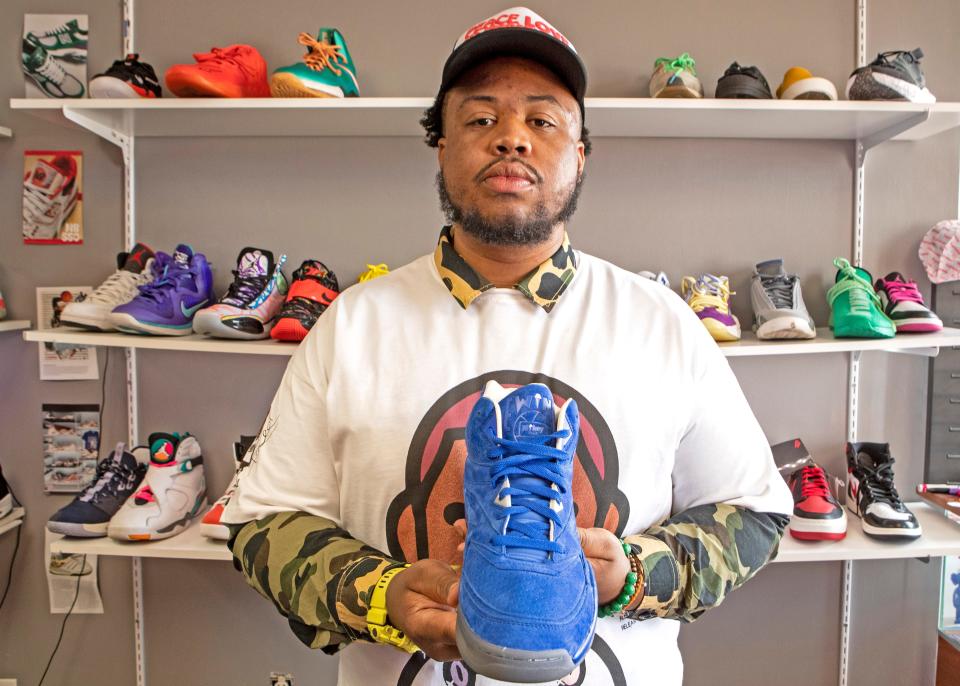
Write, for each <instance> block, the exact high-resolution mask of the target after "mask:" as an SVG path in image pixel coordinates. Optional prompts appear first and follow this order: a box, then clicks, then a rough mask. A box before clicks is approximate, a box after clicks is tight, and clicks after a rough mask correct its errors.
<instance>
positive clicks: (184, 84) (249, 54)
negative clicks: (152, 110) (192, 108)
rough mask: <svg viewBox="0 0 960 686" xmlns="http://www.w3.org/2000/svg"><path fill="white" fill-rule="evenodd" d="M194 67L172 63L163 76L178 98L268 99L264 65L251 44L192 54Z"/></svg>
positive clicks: (265, 64)
mask: <svg viewBox="0 0 960 686" xmlns="http://www.w3.org/2000/svg"><path fill="white" fill-rule="evenodd" d="M193 59H195V60H196V64H175V65H173V66H172V67H170V68H169V69H167V73H166V75H165V77H164V80H165V81H166V83H167V89H168V90H169V91H170V92H171V93H173V94H174V95H176V96H177V97H178V98H269V97H270V86H269V85H267V63H266V61H265V60H264V59H263V56H262V55H261V54H260V53H259V52H258V51H257V49H256V48H254V47H252V46H250V45H230V46H228V47H226V48H212V49H211V50H210V52H198V53H194V55H193Z"/></svg>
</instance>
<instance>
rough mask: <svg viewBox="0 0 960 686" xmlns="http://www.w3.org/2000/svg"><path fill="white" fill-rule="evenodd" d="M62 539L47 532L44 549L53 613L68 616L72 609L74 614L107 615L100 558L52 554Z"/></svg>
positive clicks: (44, 538) (51, 610)
mask: <svg viewBox="0 0 960 686" xmlns="http://www.w3.org/2000/svg"><path fill="white" fill-rule="evenodd" d="M61 538H63V536H61V535H60V534H55V533H52V532H50V531H47V530H46V529H44V532H43V541H44V546H43V548H44V551H45V558H46V562H47V564H46V569H47V591H48V592H49V595H50V613H51V614H66V613H67V612H69V611H70V606H71V605H72V606H73V611H72V613H71V614H97V615H99V614H103V599H102V598H101V597H100V582H99V580H98V578H97V576H98V575H97V572H98V569H97V556H96V555H89V554H83V555H80V554H77V553H55V552H52V551H51V550H50V544H51V543H53V542H54V541H58V540H60V539H61ZM78 582H79V583H78ZM74 598H76V602H74Z"/></svg>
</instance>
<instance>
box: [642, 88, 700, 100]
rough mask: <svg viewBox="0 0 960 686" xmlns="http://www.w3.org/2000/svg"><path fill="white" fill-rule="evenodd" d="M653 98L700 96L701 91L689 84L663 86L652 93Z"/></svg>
mask: <svg viewBox="0 0 960 686" xmlns="http://www.w3.org/2000/svg"><path fill="white" fill-rule="evenodd" d="M653 97H655V98H702V97H703V93H700V92H699V91H696V90H694V89H693V88H690V87H689V86H665V87H664V88H661V89H660V91H659V92H658V93H657V94H656V95H654V96H653Z"/></svg>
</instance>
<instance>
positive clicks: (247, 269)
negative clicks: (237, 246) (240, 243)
mask: <svg viewBox="0 0 960 686" xmlns="http://www.w3.org/2000/svg"><path fill="white" fill-rule="evenodd" d="M271 272H273V253H272V252H270V251H269V250H261V249H260V248H244V249H243V250H241V251H240V256H239V257H237V275H238V276H243V277H255V276H268V275H270V273H271Z"/></svg>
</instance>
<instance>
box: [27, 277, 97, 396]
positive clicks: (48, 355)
mask: <svg viewBox="0 0 960 686" xmlns="http://www.w3.org/2000/svg"><path fill="white" fill-rule="evenodd" d="M90 292H91V289H90V288H89V287H88V286H40V287H38V288H37V328H38V329H40V330H41V331H43V330H48V329H58V328H60V326H61V325H62V322H61V320H60V317H61V316H62V315H63V312H64V310H65V309H67V307H68V306H69V305H70V303H75V302H83V301H85V300H86V299H87V297H88V296H89V294H90ZM37 348H38V349H39V355H40V380H41V381H75V380H77V379H98V378H100V370H99V368H98V367H97V349H96V348H95V347H91V346H83V345H77V344H76V343H61V342H57V343H53V342H49V341H46V342H43V343H37Z"/></svg>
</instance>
